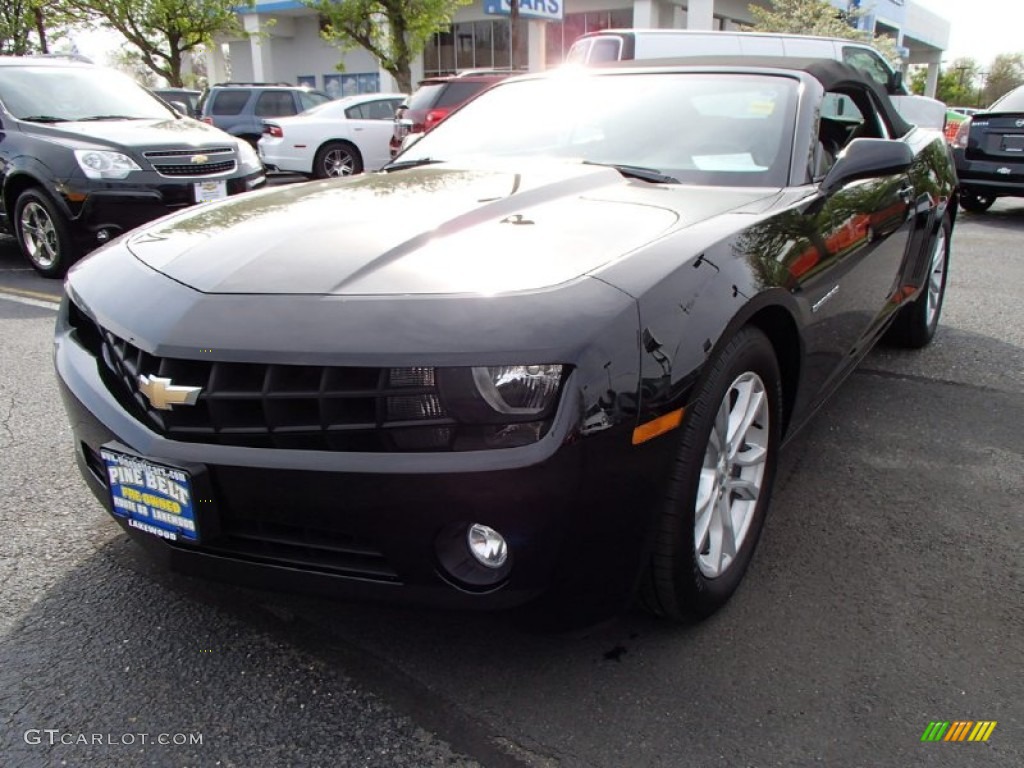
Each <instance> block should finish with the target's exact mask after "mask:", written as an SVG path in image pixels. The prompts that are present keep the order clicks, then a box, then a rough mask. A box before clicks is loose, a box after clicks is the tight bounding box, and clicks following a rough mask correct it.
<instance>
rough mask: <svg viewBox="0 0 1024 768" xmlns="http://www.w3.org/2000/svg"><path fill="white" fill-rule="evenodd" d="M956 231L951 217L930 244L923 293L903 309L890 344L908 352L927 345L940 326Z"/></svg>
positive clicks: (893, 328) (933, 236)
mask: <svg viewBox="0 0 1024 768" xmlns="http://www.w3.org/2000/svg"><path fill="white" fill-rule="evenodd" d="M952 230H953V228H952V227H951V226H950V223H949V217H948V216H947V217H944V218H943V219H942V223H941V224H940V225H939V227H938V229H937V230H936V231H935V234H934V235H932V239H931V240H930V241H929V243H928V247H929V250H928V272H927V275H926V278H925V284H924V287H923V288H922V289H921V293H920V294H919V295H918V297H917V298H916V299H914V300H913V301H912V302H911V303H909V304H907V305H905V306H904V307H902V308H901V309H900V311H899V314H898V315H896V319H895V320H893V324H892V327H891V328H890V329H889V332H888V334H887V335H886V341H888V342H890V343H892V344H895V345H896V346H900V347H906V348H907V349H920V348H921V347H924V346H927V345H928V344H929V343H930V342H931V340H932V338H933V337H934V336H935V331H936V329H938V327H939V315H940V314H941V313H942V300H943V299H944V298H945V296H946V277H947V273H948V272H949V242H950V235H951V233H952Z"/></svg>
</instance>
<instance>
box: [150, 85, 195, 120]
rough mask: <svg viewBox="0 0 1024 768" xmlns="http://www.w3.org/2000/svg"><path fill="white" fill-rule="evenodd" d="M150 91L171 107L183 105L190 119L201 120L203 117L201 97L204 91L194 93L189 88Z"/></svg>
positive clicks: (153, 89)
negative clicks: (200, 105)
mask: <svg viewBox="0 0 1024 768" xmlns="http://www.w3.org/2000/svg"><path fill="white" fill-rule="evenodd" d="M150 90H151V91H152V92H153V93H155V94H156V95H157V96H159V97H160V98H161V99H163V100H164V101H165V102H167V103H168V104H170V105H171V106H174V105H175V104H183V105H184V106H185V109H186V113H187V114H188V116H189V117H195V118H199V117H200V116H201V115H200V113H199V97H200V96H202V95H203V92H202V91H194V90H191V89H189V88H152V89H150Z"/></svg>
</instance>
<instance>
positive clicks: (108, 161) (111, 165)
mask: <svg viewBox="0 0 1024 768" xmlns="http://www.w3.org/2000/svg"><path fill="white" fill-rule="evenodd" d="M75 160H77V161H78V167H79V168H81V169H82V173H84V174H85V175H86V177H87V178H90V179H123V178H125V177H126V176H127V175H128V174H129V173H131V172H132V171H141V170H142V169H141V168H140V167H139V166H138V163H136V162H135V161H134V160H132V159H131V158H130V157H128V155H125V154H122V153H120V152H109V151H107V150H101V149H76V150H75Z"/></svg>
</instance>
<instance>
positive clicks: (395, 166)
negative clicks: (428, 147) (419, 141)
mask: <svg viewBox="0 0 1024 768" xmlns="http://www.w3.org/2000/svg"><path fill="white" fill-rule="evenodd" d="M443 162H444V160H435V159H434V158H432V157H419V158H416V159H415V160H399V161H398V162H397V163H390V164H388V165H385V166H384V168H383V170H384V171H385V172H387V173H390V172H391V171H402V170H405V169H406V168H419V167H420V166H421V165H433V164H434V163H443Z"/></svg>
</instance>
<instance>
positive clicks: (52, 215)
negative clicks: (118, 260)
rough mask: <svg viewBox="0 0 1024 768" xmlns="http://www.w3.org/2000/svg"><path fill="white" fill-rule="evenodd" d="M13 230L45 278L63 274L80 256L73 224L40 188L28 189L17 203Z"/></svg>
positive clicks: (23, 249)
mask: <svg viewBox="0 0 1024 768" xmlns="http://www.w3.org/2000/svg"><path fill="white" fill-rule="evenodd" d="M14 233H15V235H16V236H17V238H18V243H19V245H21V251H22V253H24V254H25V256H26V257H27V258H28V260H29V262H30V263H31V264H32V266H33V267H35V269H36V271H37V272H39V274H41V275H42V276H43V277H61V276H63V275H64V273H65V272H67V271H68V267H70V266H71V264H72V263H73V262H74V260H75V258H76V256H77V250H76V247H75V241H74V238H73V237H72V235H71V225H70V223H69V222H68V220H67V218H66V217H65V216H64V214H62V213H61V212H60V210H59V209H58V208H57V206H56V205H55V204H54V203H53V202H52V201H51V200H50V198H48V197H47V196H46V195H45V194H43V193H42V192H41V191H39V190H38V189H27V190H25V191H24V192H22V193H21V195H20V196H19V197H18V201H17V203H15V206H14Z"/></svg>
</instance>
